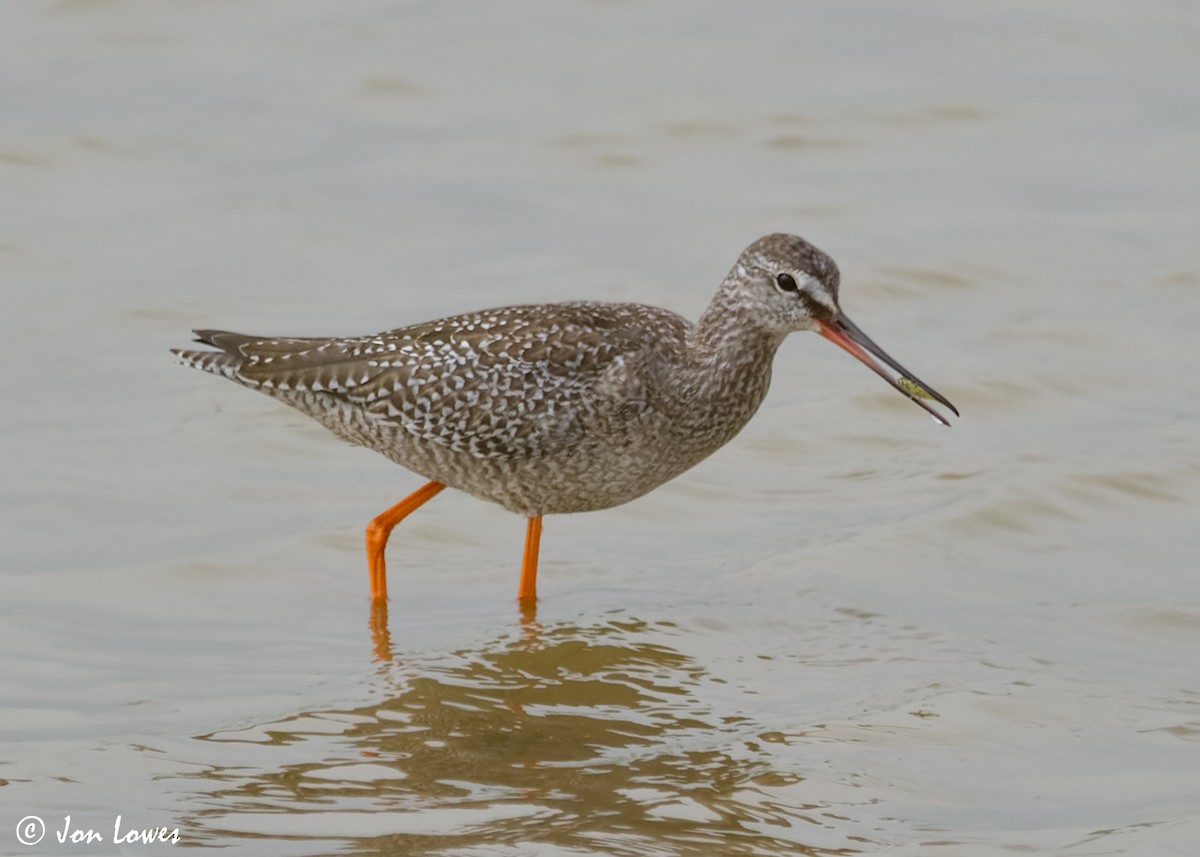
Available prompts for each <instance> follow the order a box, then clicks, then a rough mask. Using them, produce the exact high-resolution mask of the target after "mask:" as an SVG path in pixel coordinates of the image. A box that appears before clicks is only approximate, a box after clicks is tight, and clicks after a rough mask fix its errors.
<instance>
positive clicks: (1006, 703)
mask: <svg viewBox="0 0 1200 857" xmlns="http://www.w3.org/2000/svg"><path fill="white" fill-rule="evenodd" d="M1198 35H1200V15H1197V13H1196V10H1195V9H1194V7H1193V5H1192V4H1188V3H1182V2H1169V0H1157V2H1151V3H1149V4H1140V5H1138V6H1136V7H1134V6H1132V5H1129V4H1119V3H1095V2H1092V3H1083V2H1065V3H1058V4H1053V5H1048V4H1041V3H1032V2H1017V3H1013V2H1006V3H973V4H960V3H951V2H932V0H930V2H916V3H907V4H904V5H903V6H896V5H894V4H887V3H867V4H854V5H852V6H847V5H845V4H834V3H814V4H795V3H786V2H763V3H759V4H753V5H750V6H747V5H742V4H721V3H701V2H694V3H689V4H687V5H686V6H684V5H683V4H662V3H646V2H624V3H614V2H593V3H570V4H562V3H548V2H541V3H539V2H531V3H526V4H517V5H511V4H510V5H505V6H479V5H457V4H437V5H435V4H418V3H404V4H398V3H384V2H368V0H354V2H343V3H337V4H329V3H318V2H307V0H306V1H305V2H297V0H290V2H283V0H274V2H266V1H265V0H254V2H241V3H212V2H205V3H201V2H177V3H171V4H161V3H151V2H134V0H60V2H44V3H36V4H35V3H7V4H3V5H0V46H2V47H3V50H0V103H2V104H3V105H4V109H3V110H2V111H0V198H2V199H3V200H4V204H3V205H2V206H0V292H2V294H3V297H4V300H3V313H0V325H2V329H0V343H2V344H0V349H3V355H4V365H5V367H6V369H7V371H6V372H4V373H3V375H2V377H0V394H2V399H3V402H4V406H3V420H2V422H0V431H2V432H3V442H2V444H0V448H2V450H3V452H2V453H0V454H2V455H3V456H4V470H3V472H4V488H3V491H0V503H2V504H3V510H4V512H3V516H2V517H0V574H2V575H3V587H4V598H3V600H2V601H0V650H2V651H3V653H4V656H3V659H2V660H0V663H2V664H3V666H2V667H0V853H20V854H51V853H62V854H67V853H88V854H117V853H120V854H141V853H161V852H162V851H164V850H165V849H167V848H169V847H172V846H170V845H164V844H162V843H155V844H145V843H144V841H136V840H135V841H125V842H121V843H116V842H114V841H113V839H114V833H115V834H116V836H117V837H119V838H127V837H128V835H129V834H130V832H131V831H138V830H144V831H148V832H147V833H146V834H145V836H146V837H147V838H153V837H152V833H154V832H155V830H153V829H157V828H166V829H167V832H168V833H169V832H172V831H174V830H176V829H177V830H178V836H179V843H178V844H179V845H180V846H227V847H232V848H235V849H236V850H237V852H238V853H247V854H262V855H316V854H332V853H362V854H374V853H381V854H438V855H453V857H477V855H493V854H496V855H514V857H515V855H522V857H523V856H524V855H538V857H549V855H553V857H560V856H561V855H583V854H597V855H601V854H603V855H613V854H615V855H691V854H730V855H740V854H745V855H775V854H854V853H865V854H876V853H888V854H900V855H905V854H912V855H917V854H921V855H924V854H947V855H990V854H1010V853H1013V852H1019V853H1034V854H1061V855H1071V857H1083V855H1089V857H1090V855H1101V854H1103V855H1114V854H1124V855H1138V857H1141V855H1157V854H1180V855H1183V854H1192V853H1194V852H1195V842H1196V841H1197V840H1198V839H1200V811H1198V808H1200V743H1198V737H1200V680H1198V677H1200V668H1198V667H1200V663H1198V659H1197V651H1198V650H1200V649H1198V645H1200V575H1197V572H1196V568H1197V557H1198V556H1200V528H1197V526H1196V508H1197V502H1198V501H1200V430H1198V429H1200V419H1198V417H1200V387H1197V384H1196V382H1195V380H1194V371H1193V369H1194V367H1195V366H1196V365H1197V358H1198V357H1200V345H1197V340H1196V338H1195V331H1196V329H1197V327H1198V325H1200V258H1198V256H1197V251H1196V240H1195V229H1196V224H1197V223H1198V222H1200V204H1198V200H1200V171H1198V170H1197V169H1196V164H1195V161H1196V155H1195V153H1196V152H1197V151H1200V121H1198V117H1200V112H1198V111H1197V102H1196V97H1195V84H1194V81H1195V80H1196V79H1200V55H1198V54H1197V53H1196V50H1195V44H1196V38H1197V36H1198ZM777 230H785V231H791V232H797V233H799V234H802V235H805V236H806V237H809V238H810V239H811V240H813V241H814V242H815V243H817V244H818V245H819V246H821V247H822V248H823V249H825V250H827V251H828V252H830V253H831V254H832V255H833V256H834V257H835V258H836V259H838V261H839V262H840V263H841V266H842V271H843V304H844V306H845V307H846V309H847V311H848V312H849V313H850V314H851V316H852V317H853V318H854V319H855V320H856V321H857V322H858V323H859V324H860V325H862V327H863V328H864V329H865V330H867V331H868V333H870V334H871V335H872V336H873V337H875V338H876V339H877V340H878V341H879V342H880V344H882V345H883V346H884V347H885V348H887V349H888V350H889V351H891V352H892V353H893V354H894V355H895V356H896V357H897V358H898V359H900V360H901V361H902V362H904V363H905V364H906V365H908V366H910V367H911V368H912V369H913V370H914V371H916V372H917V373H918V374H919V375H921V376H922V377H923V378H925V379H926V380H928V381H930V382H931V383H932V384H934V386H936V387H937V388H938V389H940V390H942V391H943V392H945V393H946V394H947V395H948V396H949V397H950V398H951V399H952V400H953V401H954V402H955V403H956V404H957V405H958V406H959V407H960V409H961V410H962V412H963V418H962V420H960V421H957V424H956V426H955V427H954V428H953V429H951V430H944V429H941V428H939V427H937V426H935V425H934V424H933V423H931V422H930V421H929V420H928V419H927V418H925V417H924V416H923V415H922V414H921V412H920V411H919V410H917V409H916V408H914V407H913V406H912V405H911V404H910V403H908V402H905V401H904V400H903V399H902V398H901V397H899V396H897V395H896V394H895V393H894V392H893V391H891V390H889V389H888V388H887V387H886V386H884V385H883V384H882V383H881V382H880V381H879V380H878V379H877V378H875V377H874V376H873V375H871V374H870V373H869V372H867V371H866V370H865V369H863V367H861V366H859V365H858V364H856V363H855V362H854V361H853V360H850V359H849V358H848V357H846V355H844V354H842V353H840V352H838V351H837V350H836V349H834V348H831V347H830V346H829V345H828V344H827V343H824V342H822V341H821V340H820V339H819V338H817V337H811V336H796V337H793V338H792V340H791V341H789V342H788V343H787V344H785V347H784V348H783V349H782V351H781V353H780V355H779V357H778V359H777V363H776V371H775V381H774V388H773V390H772V392H771V395H770V396H769V397H768V400H767V403H766V405H765V406H764V408H763V410H762V412H761V413H760V414H759V415H758V416H757V417H756V419H755V420H754V422H752V423H751V425H750V427H749V428H748V429H747V430H746V431H745V432H744V433H743V435H742V436H741V437H739V438H738V439H737V440H736V441H735V442H734V443H732V444H731V445H730V446H729V447H727V448H726V449H725V450H722V451H721V452H720V453H719V454H718V455H717V456H715V457H714V458H713V459H711V460H710V461H708V462H706V463H705V464H703V465H702V466H700V467H698V468H697V469H696V470H695V471H693V472H691V473H689V474H687V475H686V476H685V477H684V478H681V479H679V480H677V481H676V482H675V483H672V484H671V485H668V486H666V487H665V488H663V489H662V490H660V491H658V492H656V493H655V494H653V495H651V496H650V497H647V498H645V499H643V500H640V501H638V502H636V503H634V504H631V505H629V506H626V507H623V508H619V509H614V510H611V511H608V512H602V513H595V514H591V515H583V516H577V517H567V518H551V519H548V520H547V522H546V532H545V536H544V539H543V545H542V573H541V577H540V584H541V595H542V599H543V600H542V602H541V603H540V605H539V610H538V613H537V616H536V617H533V618H530V617H525V618H522V617H521V616H520V614H519V613H518V611H517V609H516V606H515V604H514V603H513V595H514V592H515V587H516V576H517V575H516V571H517V564H518V561H519V555H520V549H521V541H522V538H523V522H522V521H520V520H519V519H517V518H515V517H513V516H511V515H509V514H507V513H505V512H503V511H502V510H499V509H496V508H492V507H489V506H486V505H483V504H480V503H478V502H477V501H474V500H472V499H471V498H469V497H465V496H456V495H455V494H454V493H453V492H447V493H446V494H444V495H442V496H440V497H438V498H437V499H436V500H435V501H434V502H432V503H431V504H429V506H427V507H425V508H423V509H422V510H421V511H420V513H419V514H417V515H415V516H414V517H413V518H411V519H410V520H408V521H406V522H405V523H404V524H403V525H402V527H401V528H400V529H398V530H397V531H396V533H395V534H394V536H393V539H392V545H391V549H390V552H389V557H390V570H391V574H390V581H391V589H392V596H393V597H392V602H391V605H390V615H389V616H388V617H387V624H386V628H383V627H379V626H377V627H375V629H374V631H373V630H372V627H371V617H370V615H369V607H368V599H367V575H366V569H365V563H364V560H363V557H362V556H361V551H362V547H361V538H362V536H361V533H362V527H363V525H364V524H365V523H366V521H367V520H368V519H369V518H370V517H372V516H373V515H375V514H376V513H377V512H379V511H381V510H382V509H383V508H385V507H386V506H388V505H390V504H391V503H393V502H395V501H396V500H397V499H399V498H400V497H401V496H403V495H404V494H405V493H407V492H408V491H410V490H412V489H413V488H414V487H416V486H417V485H418V484H420V479H419V477H416V476H413V475H410V474H407V473H405V472H404V471H402V470H400V469H398V468H396V467H394V466H393V465H391V464H389V463H388V462H386V461H385V460H383V459H382V458H379V457H378V456H375V455H373V454H372V453H369V452H367V451H364V450H355V449H352V448H350V447H347V446H345V445H341V444H339V443H338V442H336V441H335V440H333V439H331V438H330V437H327V436H326V435H325V433H324V432H323V430H322V429H320V428H319V427H318V426H315V425H310V424H309V423H307V422H305V420H304V419H303V418H302V417H300V416H299V415H297V414H294V413H291V412H289V411H287V410H286V409H283V408H281V407H280V406H278V405H276V404H274V403H273V402H271V401H269V400H268V399H266V398H265V397H261V396H256V395H254V394H252V393H249V392H247V391H244V390H240V389H238V388H236V387H234V386H233V385H231V384H228V383H224V382H221V381H218V380H217V379H213V378H209V377H204V376H201V375H200V374H198V373H195V372H187V371H185V370H183V369H182V368H178V367H176V366H174V365H173V364H172V363H171V360H170V358H169V356H168V355H167V352H166V349H167V348H168V347H169V346H171V345H178V344H181V343H183V342H184V341H186V338H187V331H188V329H189V328H190V327H193V326H227V327H231V328H234V329H245V330H250V331H256V332H263V333H268V334H271V333H294V334H314V335H315V334H341V333H362V332H368V331H374V330H379V329H384V328H387V327H392V326H396V325H399V324H403V323H408V322H415V321H420V320H423V319H426V318H431V317H435V316H437V315H441V314H447V313H451V312H457V311H462V310H469V309H475V308H480V307H484V306H489V305H500V304H505V303H512V302H519V301H528V300H561V299H572V298H585V297H586V298H608V299H619V300H639V301H645V302H650V303H657V304H662V305H666V306H670V307H672V308H675V309H678V310H680V311H682V312H685V313H687V314H689V315H692V316H695V315H696V314H697V313H698V312H699V311H700V310H701V309H702V308H703V306H704V304H705V302H706V301H707V299H708V298H709V296H710V295H711V293H712V291H713V290H714V289H715V287H716V285H717V284H718V282H719V281H720V279H721V277H722V276H723V275H724V273H725V272H726V271H727V270H728V268H729V266H730V265H731V263H732V262H733V260H734V258H735V257H736V255H737V253H738V252H739V251H740V250H741V249H742V247H743V246H744V245H745V244H747V243H748V242H749V241H751V240H753V239H754V238H756V237H757V236H758V235H760V234H763V233H766V232H770V231H777ZM26 816H37V817H39V818H40V819H41V820H42V821H43V822H44V823H45V825H46V832H45V834H44V838H43V839H42V840H41V841H40V842H38V843H37V844H36V845H33V846H23V845H22V844H21V843H20V841H19V840H18V833H25V832H26V831H31V830H33V828H31V827H29V825H31V824H34V826H35V827H36V824H35V823H34V822H26V824H25V825H24V826H21V827H20V829H18V828H19V825H18V822H20V821H21V820H22V819H23V818H25V817H26ZM67 816H70V822H69V823H68V822H67V821H66V818H67ZM118 816H119V817H120V820H119V821H118ZM114 824H117V825H118V826H117V828H116V830H115V831H114ZM64 828H66V830H65V833H64ZM89 830H91V831H94V832H95V834H96V835H98V836H100V837H103V841H93V842H92V843H91V844H83V843H72V842H70V841H67V842H65V843H63V844H59V842H58V836H59V835H60V834H62V835H64V838H66V839H68V840H70V833H71V832H72V831H74V832H75V833H76V834H77V835H79V836H85V835H86V833H87V831H89Z"/></svg>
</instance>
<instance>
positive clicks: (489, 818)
mask: <svg viewBox="0 0 1200 857" xmlns="http://www.w3.org/2000/svg"><path fill="white" fill-rule="evenodd" d="M376 618H378V619H379V620H380V621H381V624H380V625H379V626H378V627H379V628H380V630H381V633H380V634H379V635H377V636H376V652H377V654H380V655H382V654H383V653H385V652H386V653H387V654H388V655H391V654H392V653H391V647H390V644H389V643H388V641H387V637H386V615H385V614H384V615H380V616H378V617H376V615H375V614H372V622H373V629H374V628H375V627H376V626H375V625H374V622H375V620H376ZM674 638H675V631H674V629H673V626H672V625H670V624H669V623H655V624H651V623H646V622H643V621H640V620H637V619H629V618H616V619H612V620H609V621H604V622H600V623H598V624H596V625H593V626H590V627H579V626H575V625H570V624H560V625H550V626H547V627H544V628H539V627H537V626H536V622H535V621H534V620H533V619H532V617H530V619H529V620H528V621H527V622H526V623H525V624H523V625H522V626H521V630H519V631H517V632H516V633H514V634H512V635H511V636H508V637H506V638H505V639H502V640H499V641H495V642H493V643H492V644H491V645H488V646H486V647H484V648H480V649H475V650H470V651H459V652H455V653H452V654H447V655H442V656H437V657H434V658H432V659H430V658H426V659H423V660H417V659H412V660H407V661H402V660H400V659H394V660H391V661H389V662H387V663H382V664H380V666H379V668H378V677H379V679H380V680H381V682H382V683H383V687H384V690H383V695H382V696H383V698H382V699H380V700H379V701H377V702H374V703H372V704H369V705H365V706H361V707H353V708H346V709H328V710H318V711H306V712H301V713H297V714H296V715H294V716H292V717H288V718H284V719H282V720H279V721H277V722H272V723H264V724H261V725H258V726H255V727H253V728H250V729H246V730H243V731H239V732H226V733H215V734H210V735H204V736H199V740H202V741H205V742H222V743H226V744H227V745H228V742H232V743H246V744H251V745H256V749H253V750H250V749H249V748H247V751H248V752H247V756H248V757H250V758H253V759H256V760H258V764H254V765H250V766H246V765H239V766H237V767H233V766H229V767H215V768H212V769H210V770H208V771H207V772H205V773H204V774H202V775H201V776H203V777H204V778H205V779H206V780H208V781H209V782H208V783H207V784H206V785H205V787H204V791H205V792H206V793H207V800H205V801H203V802H202V803H203V804H204V805H207V808H206V809H203V810H201V811H199V812H197V813H196V816H195V817H194V819H192V820H191V822H190V823H192V824H193V825H194V829H200V830H203V829H208V830H222V831H225V832H226V833H228V832H229V831H234V832H236V833H240V834H244V835H247V836H255V835H260V836H261V835H272V834H280V835H297V833H302V832H303V831H306V830H314V829H315V828H314V827H313V824H314V823H318V819H315V818H313V816H317V817H318V818H319V825H323V826H321V827H320V829H322V830H324V831H328V832H332V831H340V832H339V833H336V834H333V835H334V837H335V838H341V839H343V840H347V841H345V842H343V843H342V844H343V845H347V844H351V843H352V847H354V848H361V849H363V850H365V851H370V852H372V853H375V852H384V853H397V854H401V853H403V854H408V853H413V854H426V853H442V849H446V848H448V847H451V846H453V847H454V848H455V849H465V850H462V851H461V853H472V854H473V853H485V852H484V851H479V852H476V851H474V850H471V849H480V848H483V849H485V850H486V848H499V847H501V846H509V847H517V846H520V845H522V844H527V843H531V842H537V843H541V844H543V845H546V846H556V847H561V848H565V849H576V850H573V851H572V852H571V853H603V854H645V853H651V852H653V853H659V852H658V851H654V850H653V849H654V848H658V847H660V846H661V845H662V843H664V842H674V843H675V846H676V847H675V849H670V848H669V849H668V850H667V851H665V852H662V853H692V852H694V853H722V854H743V853H744V854H759V853H855V848H854V847H853V843H855V842H857V843H859V844H862V842H863V841H864V840H863V839H861V836H862V829H861V828H859V829H856V830H854V833H855V834H856V835H857V836H858V837H860V838H858V839H855V838H854V837H853V836H849V835H848V834H849V833H850V831H849V830H847V831H846V834H847V835H846V836H845V843H844V845H843V846H842V847H839V848H835V849H831V850H824V849H817V850H811V851H810V850H806V849H807V848H808V845H807V844H806V841H805V840H806V837H808V836H809V835H810V833H811V831H812V829H813V827H812V825H813V824H814V823H817V824H820V825H823V826H825V827H826V828H828V827H829V826H830V824H831V822H830V820H829V819H832V818H838V819H840V820H838V821H836V822H832V823H834V824H845V823H848V821H849V820H848V819H847V818H846V814H847V808H846V807H845V806H840V807H838V808H837V813H836V814H835V813H833V812H822V811H821V810H820V809H819V808H818V807H814V806H806V805H803V803H802V802H800V801H798V800H797V799H795V797H794V795H792V794H790V790H791V789H793V788H794V787H796V786H797V784H800V783H801V782H802V780H803V777H802V776H800V775H799V774H798V773H797V772H794V771H787V770H781V769H780V767H779V764H778V759H777V758H776V754H775V753H773V752H772V746H771V744H770V741H769V740H768V739H764V738H762V736H760V735H759V734H758V732H760V731H762V730H759V729H756V728H755V725H754V724H753V723H752V722H751V721H750V720H749V719H748V718H746V717H744V716H741V715H739V714H737V713H736V709H735V712H720V713H719V712H717V711H715V710H713V708H712V707H711V706H710V705H709V704H707V703H706V702H705V701H704V700H705V698H706V697H708V696H710V695H712V694H713V693H716V694H720V695H727V694H728V690H727V689H726V688H725V687H724V686H723V682H721V681H720V680H718V679H716V678H714V677H712V676H710V675H708V674H707V672H706V671H705V669H704V668H703V667H702V666H701V665H700V664H699V663H697V662H696V661H695V660H693V659H691V658H689V657H688V656H687V655H685V654H683V653H681V652H680V651H677V650H676V649H674V648H672V646H671V645H670V643H671V641H672V640H673V639H674ZM447 813H452V814H450V815H448V814H447ZM301 816H305V818H303V819H302V818H300V817H301ZM284 821H286V822H287V824H286V825H285V826H284V829H277V827H278V825H280V824H283V823H284ZM448 827H449V828H452V829H447V828H448ZM285 831H291V834H286V833H285ZM596 848H599V850H593V849H596ZM679 848H682V849H683V850H677V849H679ZM647 849H650V850H647ZM713 849H716V850H713ZM454 853H460V852H459V850H456V851H455V852H454ZM487 853H504V852H503V851H495V852H487ZM539 853H540V852H539ZM555 853H557V852H555Z"/></svg>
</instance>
